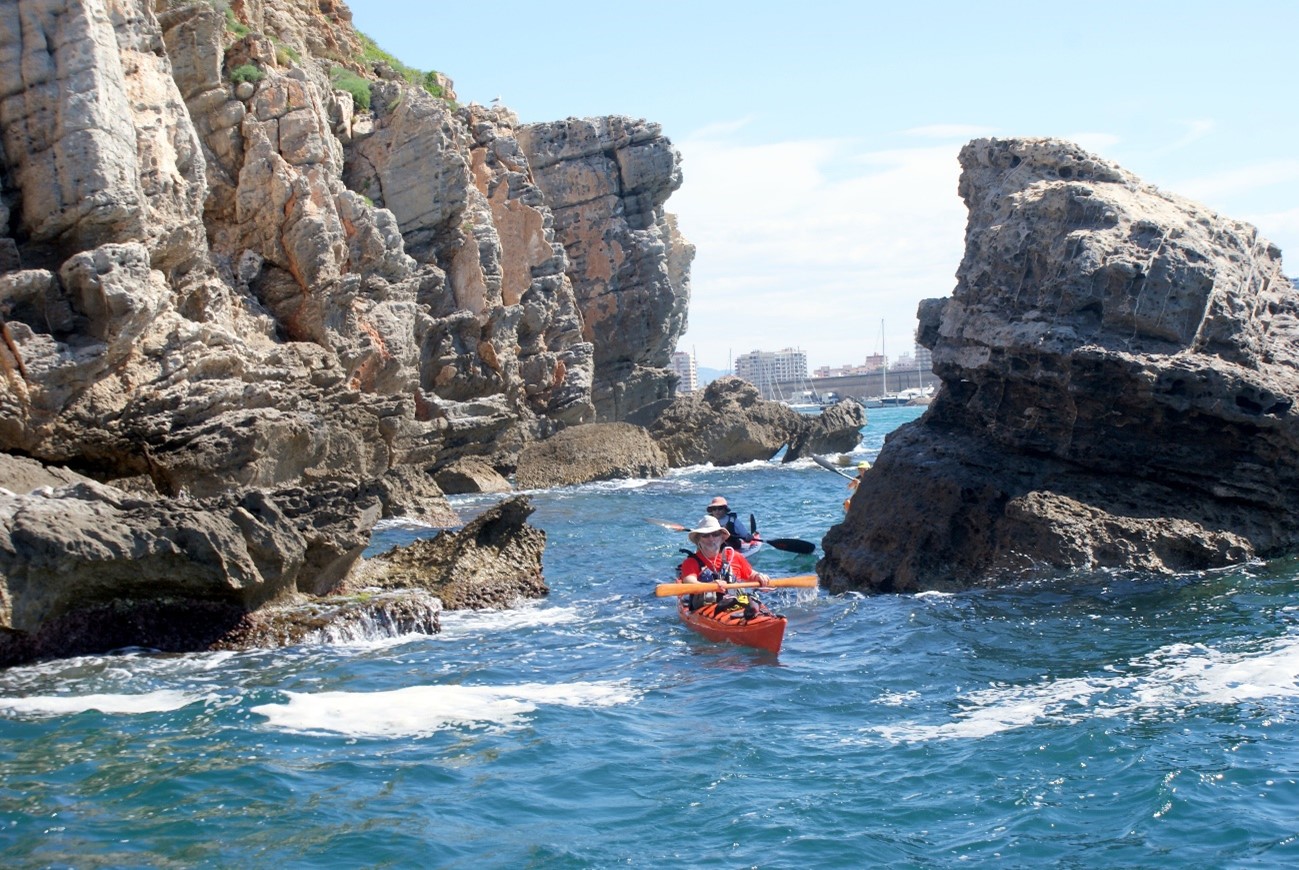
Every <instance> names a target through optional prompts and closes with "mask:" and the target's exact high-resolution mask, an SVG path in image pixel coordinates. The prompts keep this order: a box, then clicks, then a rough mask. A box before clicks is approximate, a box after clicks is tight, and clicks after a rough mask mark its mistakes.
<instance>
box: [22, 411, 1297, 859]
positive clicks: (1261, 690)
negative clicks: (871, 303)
mask: <svg viewBox="0 0 1299 870" xmlns="http://www.w3.org/2000/svg"><path fill="white" fill-rule="evenodd" d="M918 413H919V411H918V410H917V409H907V408H901V409H875V410H872V411H870V423H869V425H868V426H867V427H866V428H865V429H864V430H863V440H862V443H861V445H860V446H859V447H858V449H857V450H856V451H854V453H853V455H852V456H851V457H850V459H851V460H852V461H854V462H855V461H856V460H857V459H859V458H866V459H869V458H873V456H874V454H875V453H877V452H878V451H879V449H880V447H881V445H882V443H883V438H884V435H885V434H886V433H887V432H888V431H889V430H891V429H892V428H894V427H896V426H897V425H899V424H900V423H902V422H905V421H907V420H910V419H913V418H914V417H915V416H917V414H918ZM846 484H847V480H846V479H844V478H843V477H840V476H838V475H836V474H834V473H831V472H829V471H827V470H825V469H823V468H821V467H819V466H816V465H814V464H812V463H810V462H799V463H792V464H790V465H782V464H780V463H776V462H770V463H768V462H757V463H751V464H749V465H744V466H740V467H738V468H727V469H714V468H711V467H696V468H689V469H684V470H679V471H675V472H673V473H671V474H670V475H668V476H667V477H665V478H662V479H656V480H633V481H621V482H617V483H604V484H594V485H589V486H581V487H574V488H567V489H559V490H548V491H542V492H536V493H533V494H532V500H533V502H534V504H535V505H536V508H537V510H536V513H535V514H534V515H533V517H532V520H531V521H532V523H533V524H534V525H536V526H538V527H540V528H542V529H544V530H545V531H546V533H547V545H546V552H545V573H546V579H547V581H548V583H549V585H550V588H551V594H550V596H549V597H548V598H546V599H545V600H542V601H537V602H532V603H528V604H526V605H524V606H522V607H520V608H518V609H516V610H510V611H503V612H467V613H448V614H444V617H443V631H442V633H441V634H439V635H436V636H432V637H423V636H408V637H400V638H374V639H371V640H368V641H365V642H358V643H349V644H343V645H308V646H298V647H292V648H288V649H279V650H268V651H256V652H242V653H230V652H221V653H199V654H189V655H159V654H154V653H150V652H148V651H145V650H135V651H126V652H122V653H119V654H116V655H105V656H89V657H83V658H77V659H69V660H63V661H52V662H46V663H41V664H35V665H30V666H24V667H18V668H11V669H9V670H7V671H0V865H3V866H5V867H241V868H242V867H275V868H297V867H302V868H306V867H321V866H328V867H454V868H480V867H557V868H587V867H619V866H625V867H677V866H680V867H718V868H732V867H789V868H807V867H868V866H888V867H918V868H939V867H969V866H996V867H1034V868H1036V867H1048V866H1049V867H1088V868H1092V867H1123V868H1127V867H1169V868H1174V867H1175V868H1185V867H1195V868H1200V867H1269V866H1270V867H1283V866H1294V865H1295V864H1296V863H1297V862H1299V843H1297V842H1296V836H1297V835H1299V726H1297V724H1296V715H1297V714H1299V679H1297V678H1299V604H1297V602H1299V598H1297V597H1296V592H1297V591H1299V563H1296V562H1295V561H1281V562H1275V563H1270V564H1254V565H1248V566H1242V567H1240V568H1236V569H1233V570H1227V571H1219V572H1213V573H1205V574H1195V575H1188V576H1183V577H1174V578H1168V577H1149V576H1142V575H1132V574H1106V573H1097V574H1088V575H1080V576H1073V577H1068V578H1062V579H1060V580H1057V581H1052V582H1035V583H1026V584H1023V585H1020V586H1015V587H1012V588H1005V589H997V590H992V591H978V592H969V593H963V594H958V595H940V594H923V595H917V596H906V597H899V596H881V597H862V596H859V595H838V596H829V595H826V594H824V593H823V592H817V591H813V590H797V591H782V592H778V593H774V594H771V595H770V596H769V601H770V603H771V604H773V605H774V606H775V607H776V608H777V609H778V610H780V611H781V612H783V613H785V614H786V615H787V616H788V617H789V630H788V632H787V634H786V638H785V645H784V648H783V650H782V652H781V653H780V655H779V656H778V657H776V656H772V655H770V654H767V653H763V652H760V651H755V650H749V649H742V648H739V647H735V646H730V645H721V644H713V643H709V642H708V641H705V640H704V639H702V638H701V637H699V636H698V635H695V634H693V633H691V632H690V631H688V630H687V629H686V628H685V627H684V626H682V625H681V624H680V623H679V622H678V621H677V619H676V617H675V615H674V612H673V608H672V601H671V600H670V599H658V598H655V597H654V596H653V594H652V589H653V586H654V584H655V583H658V582H661V581H665V580H668V579H670V578H671V577H672V575H673V572H674V569H675V566H676V564H677V563H678V562H679V560H680V558H681V554H680V553H679V552H678V551H679V549H680V548H681V547H684V546H686V542H685V540H684V537H683V536H682V535H680V534H679V533H673V532H669V531H666V530H664V529H663V528H661V527H660V526H657V525H654V524H652V523H649V522H646V521H645V520H646V518H649V519H659V520H669V521H672V522H679V523H683V524H688V523H693V522H694V521H696V520H698V519H699V518H701V517H702V516H703V508H704V505H705V504H707V503H708V500H709V499H710V498H712V497H713V496H715V495H724V496H726V497H727V498H728V499H729V500H730V503H731V505H732V507H733V508H736V509H738V511H739V512H740V513H741V515H742V516H744V517H746V518H747V515H748V514H749V513H750V512H752V513H753V514H754V515H755V517H756V518H757V520H758V525H759V530H760V531H762V532H764V533H765V534H766V535H767V536H768V537H794V538H804V539H807V540H811V541H814V542H817V543H818V544H819V542H820V538H821V536H822V535H823V534H824V533H825V531H826V530H827V529H828V528H829V527H830V526H831V525H832V524H833V523H835V522H836V521H838V520H839V519H840V518H841V517H842V507H841V503H842V500H843V498H844V497H845V496H846V495H847V492H848V490H847V486H846ZM491 501H492V499H489V498H485V497H466V498H458V499H456V500H455V506H456V507H457V509H458V510H459V511H460V512H461V514H462V515H463V516H464V517H466V518H468V517H471V516H473V515H474V514H475V513H476V512H478V511H479V510H481V509H482V508H484V507H485V506H487V505H488V504H490V503H491ZM877 509H879V510H887V509H888V506H887V505H879V506H878V508H877ZM428 533H429V531H428V530H419V529H411V528H408V527H403V526H400V525H394V526H390V527H387V528H385V529H384V530H383V531H382V533H381V534H380V535H379V536H378V537H377V539H376V541H375V545H374V547H373V548H372V549H373V550H380V549H384V548H386V547H387V546H391V545H392V544H393V543H397V542H401V541H406V540H410V539H412V538H413V537H415V536H417V535H420V534H428ZM754 561H755V564H756V565H757V566H758V567H759V568H761V569H762V570H764V571H766V572H768V573H770V574H773V575H793V574H803V573H808V572H810V571H812V570H813V566H814V563H815V556H797V555H793V554H789V553H784V552H780V551H776V550H772V549H771V548H765V549H764V550H763V551H762V552H761V553H759V554H757V555H755V556H754Z"/></svg>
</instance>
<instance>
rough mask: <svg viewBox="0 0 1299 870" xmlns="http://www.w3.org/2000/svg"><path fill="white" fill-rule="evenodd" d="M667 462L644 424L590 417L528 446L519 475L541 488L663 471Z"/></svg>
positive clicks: (516, 476)
mask: <svg viewBox="0 0 1299 870" xmlns="http://www.w3.org/2000/svg"><path fill="white" fill-rule="evenodd" d="M667 468H668V461H667V457H666V456H665V455H664V453H663V451H662V450H661V449H660V448H659V446H658V445H657V444H655V443H654V439H653V438H651V437H650V434H649V432H647V431H646V430H645V429H643V428H641V427H640V426H633V425H632V424H630V423H589V424H587V425H585V426H572V427H570V428H568V429H565V430H564V431H562V432H559V433H557V434H555V435H552V436H551V437H550V438H547V439H546V440H545V441H539V442H536V443H533V444H529V445H528V446H527V447H525V448H524V449H523V452H522V453H521V454H520V455H519V465H518V468H517V469H515V472H514V480H515V483H517V484H518V485H519V486H520V487H523V488H524V489H540V488H541V487H547V486H572V485H575V484H579V483H590V482H591V481H595V480H619V479H622V478H628V477H659V476H661V475H662V474H663V473H664V472H665V471H667Z"/></svg>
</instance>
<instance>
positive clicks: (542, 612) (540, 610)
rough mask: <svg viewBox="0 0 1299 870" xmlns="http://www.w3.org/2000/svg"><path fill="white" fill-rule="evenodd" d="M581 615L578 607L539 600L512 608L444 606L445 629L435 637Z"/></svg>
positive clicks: (450, 637) (561, 622) (534, 625)
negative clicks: (468, 608)
mask: <svg viewBox="0 0 1299 870" xmlns="http://www.w3.org/2000/svg"><path fill="white" fill-rule="evenodd" d="M581 618H582V617H581V615H580V614H579V612H578V610H577V608H575V607H545V606H542V605H541V604H540V603H539V602H527V603H523V604H521V605H520V606H518V607H515V608H511V609H509V610H444V611H442V613H441V614H440V619H441V625H442V630H441V631H440V632H439V633H438V634H437V635H434V639H441V640H458V639H460V638H463V637H465V636H467V635H476V634H494V633H497V632H513V631H519V630H521V629H528V628H545V627H548V626H552V625H567V624H570V623H574V622H578V621H579V620H580V619H581Z"/></svg>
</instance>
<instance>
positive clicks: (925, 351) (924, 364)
mask: <svg viewBox="0 0 1299 870" xmlns="http://www.w3.org/2000/svg"><path fill="white" fill-rule="evenodd" d="M916 368H918V369H920V370H921V371H922V372H932V371H933V370H934V354H933V351H931V350H930V349H929V348H927V347H925V346H924V345H921V344H917V345H916Z"/></svg>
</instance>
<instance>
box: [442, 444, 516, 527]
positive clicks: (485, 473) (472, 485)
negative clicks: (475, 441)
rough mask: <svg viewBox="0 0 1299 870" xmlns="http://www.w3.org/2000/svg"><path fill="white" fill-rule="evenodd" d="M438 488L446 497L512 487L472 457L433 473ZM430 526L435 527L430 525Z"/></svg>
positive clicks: (499, 490) (507, 490) (496, 490)
mask: <svg viewBox="0 0 1299 870" xmlns="http://www.w3.org/2000/svg"><path fill="white" fill-rule="evenodd" d="M433 479H434V480H435V481H437V485H438V487H439V488H440V489H441V490H442V491H443V492H445V493H446V494H447V495H459V494H461V493H467V492H509V491H510V490H511V489H513V487H511V486H510V482H509V481H508V480H506V479H505V478H504V477H502V476H501V475H500V474H499V473H498V472H497V471H496V469H494V468H492V467H491V466H490V465H488V464H487V463H486V462H484V461H482V460H481V459H475V458H474V457H472V456H469V457H465V458H463V459H457V460H455V461H454V462H451V463H449V464H447V465H446V466H444V467H442V468H440V469H438V470H437V471H435V472H434V473H433ZM430 525H436V524H435V523H430Z"/></svg>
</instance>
